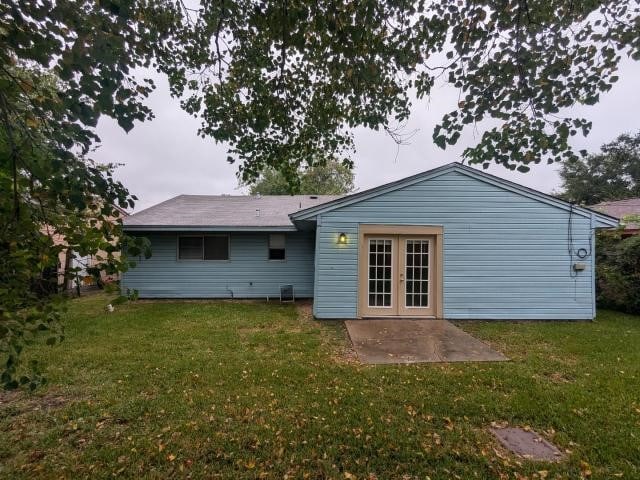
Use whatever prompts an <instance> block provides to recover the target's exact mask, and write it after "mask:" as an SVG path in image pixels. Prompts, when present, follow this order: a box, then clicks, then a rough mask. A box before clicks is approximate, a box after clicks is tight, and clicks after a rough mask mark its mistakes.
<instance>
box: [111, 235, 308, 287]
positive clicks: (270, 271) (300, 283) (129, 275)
mask: <svg viewBox="0 0 640 480" xmlns="http://www.w3.org/2000/svg"><path fill="white" fill-rule="evenodd" d="M146 237H147V238H149V240H150V241H151V248H152V257H151V258H149V259H144V258H135V259H134V260H136V262H137V265H136V267H135V268H133V269H131V270H129V271H128V272H126V273H125V274H124V276H123V279H122V287H123V288H124V289H127V288H130V289H136V290H138V292H139V293H140V297H142V298H229V297H231V291H233V296H234V297H235V298H265V297H279V294H280V285H282V284H293V286H294V289H295V294H296V297H300V298H304V297H311V296H313V275H314V273H313V272H314V270H313V263H314V259H313V252H314V233H313V232H294V233H287V234H286V260H284V261H270V260H268V259H267V255H268V234H267V233H231V234H230V244H229V245H230V251H229V257H230V258H229V260H228V261H201V260H177V251H176V249H177V234H175V233H149V234H148V235H146Z"/></svg>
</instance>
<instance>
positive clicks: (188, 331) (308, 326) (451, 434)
mask: <svg viewBox="0 0 640 480" xmlns="http://www.w3.org/2000/svg"><path fill="white" fill-rule="evenodd" d="M106 298H107V297H104V296H102V295H96V296H91V297H86V298H82V299H79V300H74V301H73V302H72V306H71V309H70V312H69V314H68V316H67V320H66V337H67V339H66V340H65V341H64V342H63V343H62V344H61V345H59V346H55V347H45V346H42V347H37V348H33V349H32V350H31V351H32V352H35V354H34V355H35V356H37V357H38V358H39V359H40V360H42V361H44V362H46V364H47V365H48V367H47V370H46V375H47V377H48V379H49V384H48V385H47V386H45V387H43V388H42V389H41V390H40V391H38V392H37V393H36V396H35V397H34V396H29V395H25V394H22V393H21V394H18V395H15V394H11V395H7V394H3V395H2V396H1V397H0V400H1V403H0V478H34V477H43V478H47V477H55V478H60V477H62V478H112V477H114V476H120V477H129V478H131V477H135V478H140V477H145V478H166V477H191V478H230V479H244V478H284V477H285V476H286V477H287V478H310V479H319V478H336V479H352V478H358V479H362V478H369V479H381V480H382V479H394V478H397V479H413V478H417V479H425V478H431V479H437V478H438V479H439V478H442V479H449V478H461V479H469V478H505V479H506V478H509V479H522V478H549V479H550V478H567V479H574V478H580V477H581V476H585V477H587V476H589V475H590V476H591V478H603V479H604V478H607V479H608V478H616V477H622V478H628V479H635V478H640V317H634V316H629V315H622V314H619V313H614V312H602V313H601V314H600V315H599V316H598V319H597V321H596V322H593V323H587V322H566V323H561V322H556V323H553V322H548V323H544V322H530V323H487V322H474V323H471V322H468V323H463V324H461V325H462V327H463V328H464V329H465V330H467V331H468V332H470V333H472V334H474V335H476V336H478V337H480V338H482V339H484V340H486V341H488V342H489V343H491V344H492V345H493V346H494V347H496V348H498V349H499V350H501V351H503V352H504V353H506V354H507V355H508V356H509V357H510V358H512V361H510V362H503V363H485V364H478V363H469V364H428V365H411V366H361V365H358V364H357V363H356V362H355V361H354V360H353V358H352V356H351V355H350V354H349V351H348V343H347V341H346V338H345V333H344V330H343V327H342V325H341V324H339V323H326V322H325V323H322V322H316V321H313V320H312V319H310V318H309V317H308V315H305V314H304V311H303V310H297V309H296V308H295V307H293V306H291V305H288V306H281V305H277V304H269V305H267V304H265V303H259V302H255V303H254V302H235V303H233V302H225V301H220V302H143V301H139V302H137V303H133V304H131V305H124V306H119V307H116V308H117V311H116V312H115V313H112V314H108V313H106V312H105V311H104V305H105V304H106ZM492 422H496V423H499V424H503V423H508V424H510V425H518V426H530V427H532V428H534V429H536V430H537V431H539V432H541V433H543V434H544V435H545V436H546V437H547V438H549V439H550V440H552V441H554V442H555V443H556V444H557V445H558V446H560V448H561V449H563V450H566V451H568V452H569V454H568V458H567V460H566V461H564V462H561V463H558V464H547V463H532V462H527V461H522V460H519V459H518V458H515V457H513V456H510V455H508V454H507V453H506V452H504V451H503V450H501V449H500V448H498V446H497V445H496V443H495V442H494V441H493V440H492V438H491V437H490V435H489V434H488V433H487V427H488V426H490V425H491V424H492Z"/></svg>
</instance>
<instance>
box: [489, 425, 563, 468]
mask: <svg viewBox="0 0 640 480" xmlns="http://www.w3.org/2000/svg"><path fill="white" fill-rule="evenodd" d="M489 431H490V432H491V433H493V435H494V436H495V437H496V438H497V439H498V441H499V442H500V443H501V444H502V445H503V446H504V447H505V448H506V449H508V450H510V451H512V452H513V453H515V454H517V455H520V456H521V457H524V458H526V459H527V460H536V461H544V462H559V461H560V460H563V459H564V454H563V453H562V452H561V451H560V450H559V449H558V447H556V446H555V445H553V444H552V443H550V442H548V441H547V440H545V439H544V438H542V437H541V436H540V435H539V434H537V433H536V432H534V431H532V430H524V429H523V428H517V427H506V428H490V429H489Z"/></svg>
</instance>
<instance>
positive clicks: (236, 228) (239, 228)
mask: <svg viewBox="0 0 640 480" xmlns="http://www.w3.org/2000/svg"><path fill="white" fill-rule="evenodd" d="M123 229H124V231H126V232H296V231H297V230H298V229H297V228H296V227H295V226H294V225H273V226H269V225H126V224H125V225H124V226H123Z"/></svg>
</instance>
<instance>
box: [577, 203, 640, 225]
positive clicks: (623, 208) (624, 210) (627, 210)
mask: <svg viewBox="0 0 640 480" xmlns="http://www.w3.org/2000/svg"><path fill="white" fill-rule="evenodd" d="M589 208H592V209H594V210H597V211H599V212H604V213H606V214H607V215H611V216H612V217H616V218H619V219H621V220H624V217H626V216H628V215H640V197H639V198H627V199H625V200H614V201H610V202H602V203H598V204H596V205H592V206H591V207H589ZM638 228H640V225H636V224H633V223H628V224H626V225H625V229H627V230H635V229H638Z"/></svg>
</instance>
